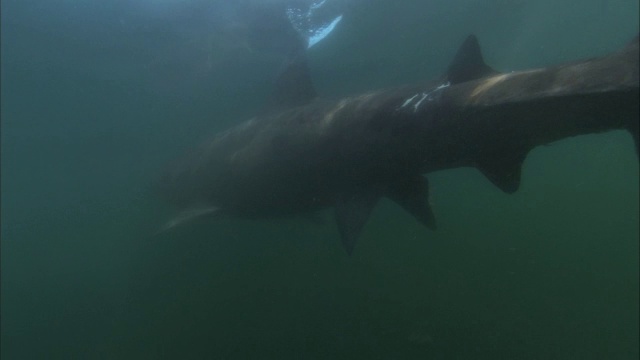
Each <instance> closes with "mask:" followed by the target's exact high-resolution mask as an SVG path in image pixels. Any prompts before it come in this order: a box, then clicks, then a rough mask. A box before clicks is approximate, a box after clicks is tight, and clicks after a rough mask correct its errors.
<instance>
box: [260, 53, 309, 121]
mask: <svg viewBox="0 0 640 360" xmlns="http://www.w3.org/2000/svg"><path fill="white" fill-rule="evenodd" d="M316 96H317V94H316V90H315V88H314V87H313V82H312V81H311V74H310V72H309V66H308V64H307V56H306V54H305V52H304V51H297V52H295V54H294V55H292V56H291V57H290V58H289V59H288V60H287V62H286V64H285V66H284V68H283V69H282V71H281V72H280V74H279V75H278V77H277V78H276V81H275V89H274V91H273V94H272V96H271V99H270V101H269V103H268V104H267V107H266V108H265V109H264V112H267V113H269V112H276V111H282V110H284V109H288V108H292V107H297V106H302V105H306V104H308V103H310V102H311V101H313V99H314V98H316Z"/></svg>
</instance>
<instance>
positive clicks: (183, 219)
mask: <svg viewBox="0 0 640 360" xmlns="http://www.w3.org/2000/svg"><path fill="white" fill-rule="evenodd" d="M217 214H220V208H218V207H215V206H210V207H193V208H188V209H186V210H183V211H181V212H180V213H179V214H178V215H176V216H175V217H173V218H172V219H171V220H169V221H168V222H167V223H166V224H164V225H163V226H162V227H161V228H160V229H159V230H158V231H157V232H156V234H160V233H163V232H165V231H167V230H170V229H173V228H175V227H176V226H180V225H183V224H185V223H188V222H190V221H192V220H195V219H197V218H200V217H203V216H206V215H217Z"/></svg>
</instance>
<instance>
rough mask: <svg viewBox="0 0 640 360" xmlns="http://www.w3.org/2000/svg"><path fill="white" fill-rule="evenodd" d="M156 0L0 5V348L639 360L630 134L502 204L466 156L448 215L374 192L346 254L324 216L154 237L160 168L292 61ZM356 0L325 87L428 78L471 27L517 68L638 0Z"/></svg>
mask: <svg viewBox="0 0 640 360" xmlns="http://www.w3.org/2000/svg"><path fill="white" fill-rule="evenodd" d="M146 1H147V2H146V3H144V2H143V1H142V0H141V1H139V2H126V1H112V2H107V1H97V0H96V1H83V2H79V1H63V0H51V1H45V0H28V1H27V0H20V1H18V0H5V1H2V12H1V16H2V43H1V44H2V74H1V75H2V92H1V96H2V107H1V112H2V114H1V115H2V133H1V137H2V138H1V139H2V148H1V150H2V259H1V260H2V289H1V290H2V313H1V320H2V324H1V325H2V347H1V355H2V358H3V359H177V358H180V359H637V358H638V356H639V353H638V352H639V350H638V349H639V340H638V337H639V330H638V321H639V316H638V301H639V285H638V283H639V279H638V236H639V206H638V182H639V180H638V160H637V158H636V156H635V154H634V151H633V144H632V141H631V138H630V136H629V135H628V134H627V133H626V132H622V131H616V132H611V133H607V134H598V135H589V136H583V137H578V138H574V139H567V140H564V141H561V142H559V143H557V144H554V145H552V146H547V147H542V148H538V149H535V150H534V151H532V152H531V154H530V156H529V157H528V158H527V160H526V162H525V164H524V170H523V171H524V173H523V182H522V187H521V190H520V191H518V193H516V194H515V195H511V196H509V195H505V194H503V193H501V192H500V191H499V190H497V189H495V188H494V187H492V185H490V183H489V182H488V181H487V180H485V179H484V178H483V177H482V176H481V175H480V174H479V173H478V172H477V171H476V170H473V169H456V170H451V171H443V172H439V173H436V174H432V175H430V176H429V178H430V180H431V183H432V203H433V208H434V211H435V212H436V216H437V217H438V222H439V230H438V231H437V232H430V231H428V230H425V229H424V228H423V227H421V226H420V225H418V224H417V223H416V222H415V221H414V220H413V218H412V217H411V216H409V215H407V214H406V213H404V212H403V211H402V210H401V209H399V208H398V207H397V206H395V205H394V204H392V203H390V202H382V203H381V205H380V206H379V207H377V208H376V209H375V211H374V213H373V214H372V217H371V219H370V221H369V223H368V225H367V226H366V228H365V231H364V233H363V235H362V237H361V239H360V242H359V244H358V246H357V248H356V252H355V255H354V256H352V257H351V258H349V257H347V256H346V255H345V254H344V251H343V249H342V248H341V246H340V243H339V238H338V235H337V230H336V229H335V226H334V224H333V222H332V220H331V217H330V214H329V213H325V214H323V215H324V217H325V218H326V221H325V224H324V225H323V224H322V221H315V222H314V221H307V220H304V219H291V220H278V221H242V220H234V219H223V220H220V221H218V222H213V223H206V222H204V223H198V224H194V225H192V226H188V227H185V228H183V229H180V230H179V231H176V232H175V233H173V234H170V235H167V236H164V237H161V238H159V239H151V238H150V236H149V234H151V233H152V232H153V231H154V230H155V229H157V227H158V226H159V225H160V224H161V223H162V222H163V221H165V220H166V218H167V216H169V214H170V209H168V208H166V205H164V204H163V203H162V202H161V201H160V200H159V199H157V198H156V196H155V194H153V193H152V192H151V191H150V190H149V189H150V184H151V183H152V182H153V180H154V179H155V177H156V176H157V175H158V174H159V173H160V171H161V169H162V167H163V166H164V164H165V163H166V162H168V161H170V160H172V159H173V158H174V157H175V156H176V155H179V154H180V153H181V152H183V151H184V150H185V149H186V148H188V147H189V146H191V145H193V144H195V143H197V142H198V141H200V140H202V139H203V138H204V137H206V135H207V134H210V133H213V132H215V131H218V130H221V129H224V128H226V127H228V126H230V125H232V124H235V123H238V122H240V121H242V120H244V119H246V118H247V117H249V116H251V115H252V114H253V112H254V111H256V110H257V109H258V108H259V107H260V105H261V104H262V101H263V100H264V99H265V98H266V97H267V96H268V94H269V88H270V81H271V80H272V79H273V77H274V76H275V74H276V72H277V69H278V64H279V58H278V56H277V55H278V54H277V52H274V51H267V50H264V49H253V50H248V49H246V48H243V47H242V46H236V44H237V43H238V42H239V41H238V39H240V41H241V40H242V34H240V35H238V34H233V36H235V37H233V36H231V35H229V34H228V33H225V34H220V33H219V32H218V30H219V29H216V28H215V27H213V28H208V27H207V26H208V25H207V23H206V22H205V23H204V25H203V23H197V22H195V21H192V20H191V17H195V18H197V19H200V21H201V19H202V17H198V16H197V15H196V14H195V13H194V12H189V11H182V12H178V11H174V10H175V9H176V6H177V5H176V4H182V5H184V4H187V5H188V4H189V2H188V1H186V0H185V1H183V2H182V3H180V2H178V1H175V2H172V1H164V2H162V1H158V2H153V1H151V0H146ZM192 3H194V2H192ZM187 5H185V7H186V8H188V6H187ZM343 5H344V7H343V8H344V18H343V20H342V22H341V23H340V24H339V27H338V28H336V30H335V31H334V33H332V34H331V35H330V36H329V37H328V38H327V39H325V40H324V41H322V42H321V43H320V44H318V45H316V46H315V47H313V48H312V49H310V50H309V58H310V66H311V69H312V73H313V76H314V79H315V81H316V86H317V88H318V90H319V92H320V93H321V94H323V95H325V96H330V97H339V96H342V95H347V94H350V93H354V92H358V91H364V90H368V89H371V88H376V87H384V86H392V85H397V84H401V83H405V82H416V81H420V80H423V79H424V80H426V79H429V78H432V77H435V76H437V75H439V74H440V73H441V72H442V71H443V70H444V69H445V68H446V66H447V63H448V61H449V60H450V59H451V57H452V55H453V53H454V52H455V50H456V48H457V46H458V45H459V43H460V42H461V40H462V39H463V38H464V37H465V36H466V35H467V34H468V33H471V32H473V33H475V34H477V35H478V37H479V38H480V41H481V45H482V46H483V51H484V54H485V57H486V60H487V62H488V63H489V64H491V65H492V66H493V67H495V68H497V69H500V70H504V71H510V70H517V69H525V68H530V67H538V66H546V65H550V64H554V63H559V62H563V61H570V60H575V59H578V58H583V57H590V56H599V55H603V54H605V53H607V52H609V51H613V50H615V49H617V48H619V47H621V46H623V45H624V44H625V43H626V42H627V41H629V40H630V39H631V38H632V37H633V36H634V35H635V34H637V33H638V27H639V26H638V10H639V9H638V7H639V5H638V1H637V0H617V1H616V0H610V1H607V0H586V1H570V0H562V1H558V0H538V1H524V0H523V1H518V0H513V1H502V0H455V1H444V0H431V1H424V0H414V1H409V0H407V1H382V0H377V1H374V0H371V1H364V0H359V1H352V2H348V3H346V4H343ZM177 8H179V9H182V8H183V7H181V6H178V7H177ZM158 9H160V10H158ZM167 9H169V10H167ZM172 9H173V10H172ZM167 24H169V25H167ZM196 25H198V26H196ZM228 38H230V40H229V39H228ZM211 44H213V45H211ZM254 45H255V44H254Z"/></svg>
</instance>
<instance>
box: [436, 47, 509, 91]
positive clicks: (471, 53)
mask: <svg viewBox="0 0 640 360" xmlns="http://www.w3.org/2000/svg"><path fill="white" fill-rule="evenodd" d="M497 73H498V72H497V71H495V70H493V69H492V68H491V67H489V66H488V65H487V64H485V62H484V59H483V58H482V52H481V51H480V45H479V44H478V38H477V37H476V36H475V35H469V36H468V37H467V39H466V40H465V41H464V42H463V43H462V45H461V46H460V48H459V49H458V52H457V53H456V56H455V57H454V58H453V61H452V62H451V64H450V65H449V69H448V70H447V80H448V81H449V82H450V83H451V84H452V85H453V84H459V83H463V82H466V81H472V80H476V79H480V78H483V77H485V76H489V75H494V74H497Z"/></svg>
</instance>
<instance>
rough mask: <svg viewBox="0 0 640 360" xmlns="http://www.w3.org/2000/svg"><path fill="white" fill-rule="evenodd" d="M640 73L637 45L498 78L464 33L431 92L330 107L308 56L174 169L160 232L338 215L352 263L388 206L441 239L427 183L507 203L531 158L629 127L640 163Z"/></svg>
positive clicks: (395, 93) (420, 87) (422, 89)
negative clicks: (174, 210)
mask: <svg viewBox="0 0 640 360" xmlns="http://www.w3.org/2000/svg"><path fill="white" fill-rule="evenodd" d="M638 67H639V64H638V37H636V38H635V39H634V40H633V41H632V42H630V43H629V44H628V45H626V46H625V47H624V48H623V49H621V50H619V51H617V52H614V53H612V54H610V55H607V56H604V57H599V58H592V59H588V60H584V61H578V62H572V63H568V64H563V65H558V66H552V67H548V68H541V69H533V70H526V71H517V72H509V73H501V72H498V71H496V70H494V69H492V68H491V67H489V66H488V65H487V64H486V63H485V62H484V60H483V57H482V54H481V50H480V46H479V44H478V40H477V38H476V37H475V36H473V35H470V36H469V37H468V38H467V39H466V40H465V41H464V42H463V44H462V46H461V47H460V48H459V50H458V52H457V53H456V55H455V57H454V59H453V61H452V63H451V64H450V66H449V68H448V70H447V71H446V73H445V74H444V75H443V76H441V77H440V78H439V79H437V80H435V81H432V82H430V83H426V84H417V85H408V86H401V87H396V88H392V89H385V90H378V91H371V92H367V93H364V94H361V95H357V96H353V97H347V98H344V99H341V100H337V101H330V100H326V99H322V98H319V97H318V96H317V95H316V91H315V90H314V87H313V85H312V82H311V77H310V74H309V69H308V66H307V62H306V60H305V56H304V53H300V54H298V55H297V56H295V57H294V58H293V59H292V60H291V61H290V63H289V64H288V66H287V67H286V68H285V70H284V71H283V72H282V74H281V75H280V77H279V78H278V79H277V81H276V90H275V93H274V95H273V96H272V98H271V101H270V106H269V107H267V109H265V110H264V111H263V112H262V113H261V115H260V116H258V117H255V118H253V119H250V120H248V121H246V122H244V123H242V124H240V125H238V126H236V127H234V128H231V129H229V130H227V131H224V132H222V133H219V134H217V135H216V136H215V137H213V138H212V139H211V140H210V141H207V142H205V143H204V144H202V145H201V146H200V147H199V148H197V149H195V150H194V151H193V152H192V153H190V154H188V156H186V157H185V158H183V159H181V160H179V161H178V162H176V163H175V164H174V165H173V166H172V167H170V168H169V170H168V171H167V172H166V174H165V175H164V176H163V178H162V180H161V190H162V191H163V193H164V195H166V197H167V198H168V199H169V201H171V202H172V203H173V204H174V205H175V206H176V207H178V208H179V209H182V210H183V211H182V212H181V213H180V214H179V215H178V216H177V217H176V218H175V219H173V220H172V221H170V222H169V223H167V224H166V225H165V227H164V228H163V230H166V229H169V228H173V227H174V226H176V225H179V224H182V223H184V222H187V221H189V220H191V219H194V218H198V217H209V216H220V215H223V214H225V215H229V216H236V217H242V218H268V217H275V216H286V215H297V214H306V213H312V212H314V211H317V210H320V209H323V208H333V209H334V210H335V219H336V222H337V228H338V230H339V232H340V236H341V239H342V244H343V245H344V247H345V249H346V251H347V253H349V254H351V253H352V252H353V249H354V246H355V244H356V240H357V238H358V236H359V234H360V232H361V230H362V228H363V227H364V225H365V223H366V222H367V219H368V217H369V215H370V213H371V211H372V209H373V208H374V207H375V206H376V203H377V202H378V200H379V199H380V198H382V197H387V198H389V199H391V200H392V201H394V202H396V203H397V204H399V205H400V206H401V207H402V208H404V209H405V210H406V211H407V212H408V213H410V214H411V215H413V216H414V217H415V218H416V219H417V220H418V221H419V222H421V223H422V224H424V225H426V226H427V227H428V228H431V229H435V228H436V222H435V218H434V215H433V212H432V210H431V208H430V206H429V200H428V197H429V184H428V180H427V178H426V177H425V175H426V174H428V173H430V172H433V171H436V170H443V169H451V168H457V167H475V168H477V169H478V170H479V171H480V172H481V173H482V174H484V175H485V176H486V177H487V178H488V179H489V180H490V181H491V182H492V183H493V184H494V185H496V186H497V187H498V188H500V189H501V190H502V191H504V192H506V193H513V192H515V191H516V190H517V189H518V186H519V184H520V175H521V167H522V163H523V161H524V159H525V157H526V156H527V153H528V152H529V151H530V150H531V149H533V148H535V147H536V146H539V145H544V144H549V143H551V142H554V141H557V140H560V139H564V138H567V137H572V136H576V135H581V134H588V133H599V132H604V131H609V130H614V129H626V130H628V131H629V132H630V133H631V135H632V137H633V140H634V141H635V146H636V151H638V124H639V120H640V113H639V100H638V95H639V94H638V85H639V75H638V72H639V71H638Z"/></svg>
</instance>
